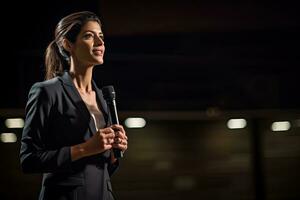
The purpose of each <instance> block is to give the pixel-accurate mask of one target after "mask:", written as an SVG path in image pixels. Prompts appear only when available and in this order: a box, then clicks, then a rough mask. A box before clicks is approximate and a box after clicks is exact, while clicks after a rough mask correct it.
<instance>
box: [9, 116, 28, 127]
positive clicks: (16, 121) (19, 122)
mask: <svg viewBox="0 0 300 200" xmlns="http://www.w3.org/2000/svg"><path fill="white" fill-rule="evenodd" d="M5 125H6V127H7V128H23V127H24V120H23V119H22V118H10V119H6V120H5Z"/></svg>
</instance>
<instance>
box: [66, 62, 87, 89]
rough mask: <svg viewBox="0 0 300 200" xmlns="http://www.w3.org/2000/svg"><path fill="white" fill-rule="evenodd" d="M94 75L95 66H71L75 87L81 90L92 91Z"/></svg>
mask: <svg viewBox="0 0 300 200" xmlns="http://www.w3.org/2000/svg"><path fill="white" fill-rule="evenodd" d="M92 75H93V67H82V68H79V67H77V68H76V67H72V66H71V68H70V76H71V77H72V80H73V83H74V85H75V87H76V88H77V89H78V90H80V91H81V92H90V91H92Z"/></svg>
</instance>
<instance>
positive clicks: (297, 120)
mask: <svg viewBox="0 0 300 200" xmlns="http://www.w3.org/2000/svg"><path fill="white" fill-rule="evenodd" d="M295 126H296V127H300V119H296V120H295Z"/></svg>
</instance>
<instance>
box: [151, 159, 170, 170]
mask: <svg viewBox="0 0 300 200" xmlns="http://www.w3.org/2000/svg"><path fill="white" fill-rule="evenodd" d="M171 167H172V163H171V162H169V161H166V160H164V161H157V162H156V163H155V164H154V169H155V170H158V171H163V170H170V169H171Z"/></svg>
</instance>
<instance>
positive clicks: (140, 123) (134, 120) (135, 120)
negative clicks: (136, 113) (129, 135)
mask: <svg viewBox="0 0 300 200" xmlns="http://www.w3.org/2000/svg"><path fill="white" fill-rule="evenodd" d="M145 125H146V120H145V119H144V118H140V117H131V118H127V119H126V120H125V126H126V127H128V128H143V127H144V126H145Z"/></svg>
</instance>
